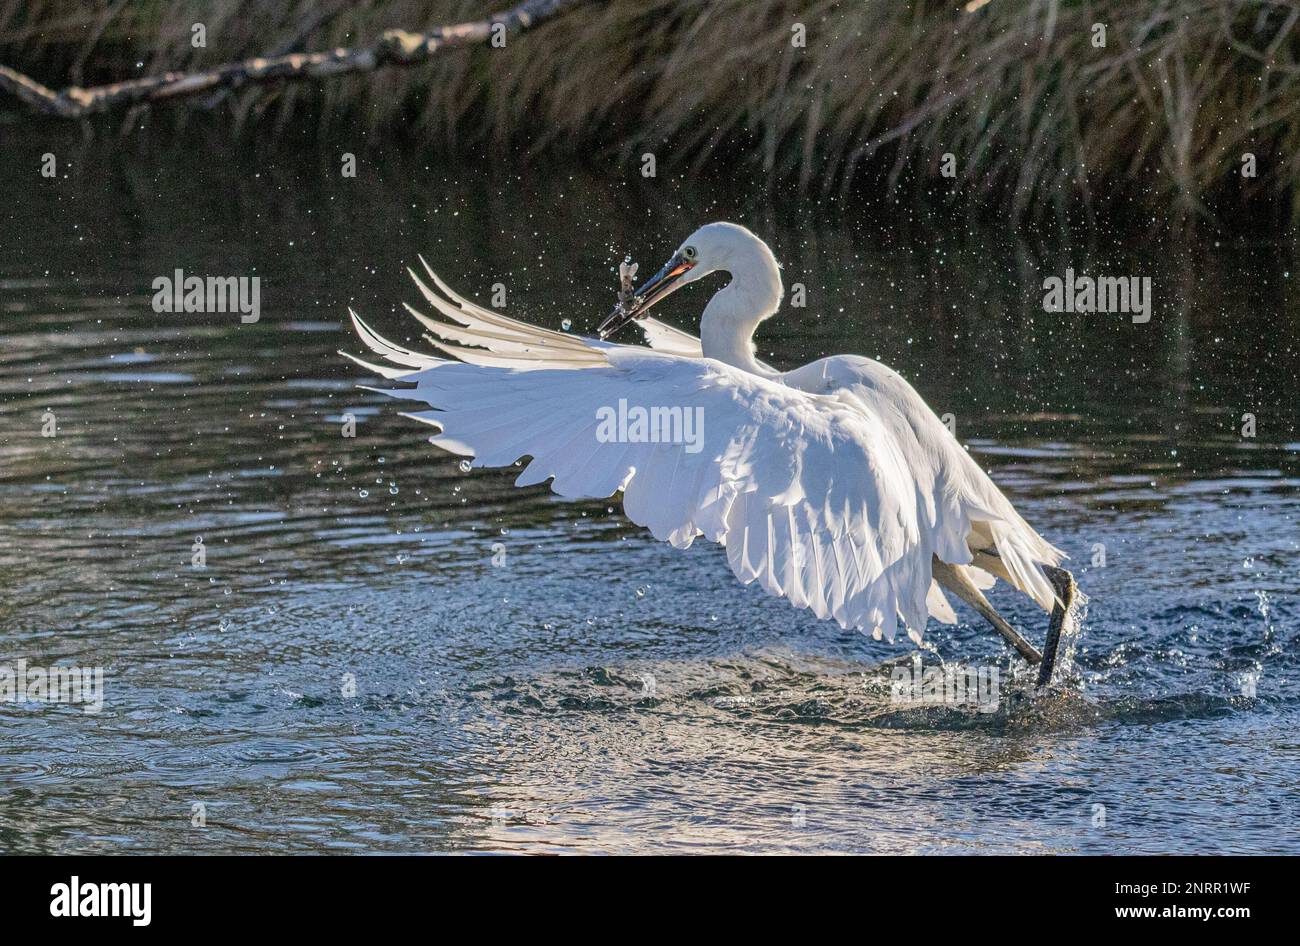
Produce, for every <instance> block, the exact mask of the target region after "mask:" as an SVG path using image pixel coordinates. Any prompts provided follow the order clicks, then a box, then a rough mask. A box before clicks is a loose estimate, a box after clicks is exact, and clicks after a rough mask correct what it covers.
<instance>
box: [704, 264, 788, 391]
mask: <svg viewBox="0 0 1300 946" xmlns="http://www.w3.org/2000/svg"><path fill="white" fill-rule="evenodd" d="M762 250H763V251H764V252H763V253H761V254H757V253H756V254H754V257H753V258H752V259H742V260H738V261H733V262H732V263H731V264H730V265H729V271H730V273H731V282H730V283H728V284H727V285H726V286H724V287H723V288H722V289H720V290H719V291H718V292H717V293H716V294H715V295H714V296H713V298H712V299H710V300H709V304H708V305H707V306H705V308H704V315H703V316H702V317H701V318H700V342H701V344H702V346H703V348H704V357H705V358H716V359H717V360H718V361H721V362H723V363H725V364H728V365H731V366H733V367H735V368H740V369H741V370H743V371H748V372H750V373H751V374H757V375H761V376H763V377H767V376H768V375H770V374H772V372H771V371H769V370H767V369H766V368H763V367H761V366H760V365H759V364H758V362H757V361H756V360H755V359H754V342H753V336H754V330H755V329H756V328H758V324H759V323H760V322H762V321H763V320H764V319H766V318H768V317H769V316H771V315H773V314H775V313H776V310H777V307H778V306H780V304H781V295H782V292H783V290H782V288H781V271H780V270H779V269H778V268H777V265H776V260H775V259H774V258H773V257H772V254H771V252H770V251H768V249H767V247H766V246H763V247H762Z"/></svg>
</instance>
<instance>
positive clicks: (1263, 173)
mask: <svg viewBox="0 0 1300 946" xmlns="http://www.w3.org/2000/svg"><path fill="white" fill-rule="evenodd" d="M504 5H506V4H505V2H504V0H500V2H498V4H496V5H490V4H486V3H482V2H468V0H428V2H419V0H316V2H308V0H297V2H285V3H276V2H269V0H182V2H167V3H165V2H161V0H154V2H143V0H142V2H131V3H122V2H115V3H111V4H110V3H109V2H108V0H85V2H81V3H78V4H76V5H71V4H69V3H67V2H66V0H63V2H56V0H0V61H4V62H6V63H8V64H10V65H13V66H15V67H16V68H19V69H23V70H25V71H28V72H31V73H32V74H34V75H35V76H36V77H37V78H40V79H41V80H42V81H45V82H47V83H49V84H52V85H56V86H60V87H61V86H63V85H66V84H68V83H69V81H70V80H71V81H81V82H83V83H89V82H93V81H104V80H107V79H113V78H121V77H124V76H127V75H132V74H139V72H140V71H146V72H147V71H157V70H160V69H163V68H178V67H181V68H183V67H186V66H193V65H198V64H213V63H217V62H221V61H225V60H229V59H236V58H243V57H246V56H251V55H255V54H259V53H265V52H269V51H276V50H281V49H283V48H285V47H287V46H289V45H291V44H292V43H293V42H294V41H295V40H296V41H298V42H299V43H300V47H299V48H322V47H325V46H327V45H351V44H353V43H356V42H360V41H368V40H370V39H373V38H374V37H375V36H376V35H377V34H378V33H379V32H381V31H382V30H383V29H385V28H389V27H394V26H399V27H403V28H407V29H419V28H426V27H431V26H434V25H437V24H441V23H446V22H451V21H454V20H458V19H469V18H474V17H477V16H479V15H481V14H483V13H484V12H487V11H489V10H491V9H495V8H498V7H500V6H504ZM336 7H337V9H338V11H339V12H338V13H337V14H336V15H333V16H328V17H326V18H325V19H326V22H324V23H323V24H320V25H319V26H317V27H316V28H315V29H311V30H310V31H308V30H306V29H304V24H307V25H310V24H312V23H315V22H317V21H318V20H319V19H321V18H322V14H329V13H331V12H332V11H333V10H334V9H335V8H336ZM194 22H202V23H204V24H205V25H206V26H207V35H208V48H206V49H197V50H196V49H193V48H192V47H191V46H190V35H191V34H190V26H191V24H192V23H194ZM797 22H798V23H803V24H805V25H806V27H807V32H808V45H807V48H806V49H796V48H793V47H792V45H791V42H790V38H791V26H792V24H794V23H797ZM1094 23H1104V24H1105V25H1106V46H1105V47H1104V48H1095V47H1094V46H1093V45H1092V43H1091V40H1092V36H1093V32H1092V25H1093V24H1094ZM1298 25H1300V6H1297V5H1296V4H1295V3H1293V2H1288V3H1280V2H1259V0H1254V2H1246V0H1149V2H1141V3H1135V2H1132V0H1095V2H1064V0H990V2H988V3H986V4H984V5H983V6H981V7H978V8H977V9H975V10H974V11H973V12H967V11H966V10H965V9H963V7H962V5H961V4H959V3H954V2H935V0H929V2H924V0H922V2H903V0H851V2H850V0H842V2H832V0H805V2H795V0H610V2H607V3H596V4H593V5H592V6H591V7H590V8H589V9H582V10H579V11H578V12H576V13H575V14H571V15H569V16H567V17H565V18H562V19H561V20H559V21H557V22H555V23H553V24H550V25H548V26H546V27H543V28H542V29H541V30H539V31H537V32H536V33H533V34H529V35H527V36H523V37H519V38H518V39H516V40H514V41H512V43H511V44H510V46H509V48H507V49H505V50H477V51H472V52H457V53H452V54H450V55H447V56H445V57H443V58H442V59H441V60H439V61H437V62H436V63H434V64H431V65H428V66H422V67H419V68H416V69H410V70H389V71H386V72H383V73H381V74H378V75H374V76H370V77H366V78H350V79H343V80H339V81H336V82H332V83H328V84H324V85H301V86H285V87H282V88H279V89H274V90H260V91H257V90H249V91H245V92H241V93H239V94H237V95H235V96H232V97H230V99H229V100H227V101H223V102H222V103H221V105H220V106H219V108H220V109H222V110H223V111H225V112H228V113H230V114H232V115H233V118H234V120H235V121H236V122H237V123H238V126H239V127H241V128H244V129H245V130H246V129H248V128H249V127H250V126H249V124H248V120H249V119H250V117H255V118H256V119H257V125H256V127H257V129H258V133H259V134H262V133H264V132H265V129H266V127H267V123H269V124H270V126H271V127H275V126H276V125H277V124H278V123H280V122H284V121H288V120H291V119H299V118H310V119H311V120H313V121H316V122H318V123H320V127H321V128H322V130H323V132H325V133H328V131H329V129H331V128H336V127H339V124H338V123H340V122H344V121H346V122H348V123H349V124H351V123H355V122H358V121H359V122H361V123H362V124H363V125H364V126H366V127H368V128H372V129H374V130H376V131H384V132H388V131H392V130H397V131H399V132H400V134H401V136H402V137H403V138H404V139H405V140H408V141H410V142H412V143H414V144H415V145H417V146H420V147H426V148H430V149H433V150H445V151H468V150H478V149H481V148H491V149H494V150H498V151H502V152H507V153H509V154H511V155H513V156H515V157H520V156H526V155H528V154H530V153H535V152H542V151H546V152H560V153H581V154H584V155H588V154H593V153H595V154H597V155H601V156H615V157H620V158H623V159H625V160H628V161H632V160H634V159H635V158H636V156H639V155H640V154H641V153H642V152H643V151H653V152H654V153H655V154H656V156H657V158H658V160H659V162H660V168H661V169H672V168H677V169H687V168H699V167H702V166H704V165H711V166H712V167H713V168H714V169H715V170H716V169H717V168H718V167H725V168H728V169H732V168H735V169H738V171H737V172H738V173H746V174H750V175H752V176H753V177H754V178H755V179H763V180H765V181H767V182H768V184H769V186H771V187H788V186H794V187H798V188H801V189H803V190H805V191H807V192H811V193H818V192H839V191H842V190H845V189H849V188H859V189H870V190H872V191H874V192H882V191H883V192H885V193H888V194H891V195H893V196H908V195H911V194H915V193H919V192H928V193H933V194H941V195H942V194H946V193H948V192H949V191H951V190H953V189H954V188H956V189H957V190H958V191H960V192H961V193H962V194H964V195H965V196H967V197H968V198H971V199H972V200H973V201H974V202H978V203H979V204H981V205H985V206H993V207H996V208H998V209H999V210H1000V211H1002V212H1005V213H1008V214H1010V215H1012V216H1014V217H1016V218H1038V217H1043V216H1048V215H1051V214H1053V213H1055V212H1057V211H1062V210H1065V209H1067V208H1083V209H1084V211H1085V212H1087V213H1092V212H1094V211H1095V210H1099V209H1101V208H1114V207H1116V206H1122V207H1127V208H1131V209H1133V210H1135V211H1141V212H1147V213H1151V214H1154V215H1156V216H1158V217H1161V218H1169V219H1173V218H1183V217H1186V216H1188V215H1191V216H1196V215H1200V214H1204V213H1218V214H1221V215H1223V216H1225V217H1228V216H1231V215H1232V214H1234V213H1235V212H1236V211H1237V210H1238V208H1240V207H1242V206H1243V204H1245V203H1267V204H1270V205H1272V206H1274V207H1277V208H1281V209H1282V210H1283V211H1284V212H1285V213H1286V214H1289V215H1290V217H1291V218H1292V219H1294V218H1295V217H1296V216H1297V213H1298V211H1300V186H1297V185H1300V165H1298V164H1297V152H1298V150H1300V118H1298V117H1297V110H1298V109H1300V30H1298V29H1297V26H1298ZM146 51H147V52H146ZM137 62H143V64H144V65H143V70H138V69H137V68H136V63H137ZM183 110H184V107H177V108H176V109H175V111H176V112H179V113H183ZM118 124H120V123H115V124H114V125H113V127H114V128H116V127H117V126H118ZM1247 152H1249V153H1252V154H1254V155H1256V159H1257V163H1258V177H1256V178H1254V179H1245V178H1243V177H1242V176H1241V173H1240V172H1241V167H1242V155H1243V154H1245V153H1247ZM945 153H951V154H952V155H954V157H955V158H956V162H957V168H958V177H957V179H956V180H955V181H952V180H948V179H945V178H943V177H941V176H940V174H939V164H940V161H941V158H942V155H943V154H945ZM724 159H725V160H724Z"/></svg>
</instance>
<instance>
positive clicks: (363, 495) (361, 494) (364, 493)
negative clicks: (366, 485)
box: [357, 489, 370, 499]
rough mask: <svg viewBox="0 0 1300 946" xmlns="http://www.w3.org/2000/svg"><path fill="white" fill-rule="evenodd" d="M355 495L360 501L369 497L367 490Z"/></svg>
mask: <svg viewBox="0 0 1300 946" xmlns="http://www.w3.org/2000/svg"><path fill="white" fill-rule="evenodd" d="M357 495H358V496H360V497H361V498H362V499H365V498H366V497H367V496H369V495H370V490H368V489H363V490H362V491H361V492H360V493H358V494H357Z"/></svg>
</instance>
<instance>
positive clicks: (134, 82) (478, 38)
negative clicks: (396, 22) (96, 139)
mask: <svg viewBox="0 0 1300 946" xmlns="http://www.w3.org/2000/svg"><path fill="white" fill-rule="evenodd" d="M588 2H590V0H524V2H523V3H520V4H518V5H517V6H515V7H512V8H511V9H509V10H506V11H504V12H502V13H495V14H493V15H492V16H490V17H489V18H488V19H486V20H478V21H475V22H470V23H457V24H455V25H451V26H440V27H438V28H437V29H435V30H433V31H431V32H428V33H411V32H407V31H406V30H388V31H386V32H385V33H384V34H383V36H381V37H380V39H379V41H378V42H377V43H375V44H374V45H372V46H363V47H356V48H353V49H331V50H327V51H324V52H318V53H293V54H290V55H282V56H269V57H264V58H262V57H259V58H256V59H246V60H244V61H243V62H234V63H227V64H226V65H223V66H217V67H215V68H213V69H207V70H203V71H201V72H165V73H163V74H162V75H158V76H147V77H144V78H139V79H127V80H126V81H124V82H115V83H112V84H110V85H100V86H95V87H94V88H90V89H82V88H79V87H77V86H71V87H69V88H67V89H64V90H63V91H62V92H55V91H54V90H53V89H50V88H47V87H46V86H44V85H41V84H40V83H39V82H37V81H36V80H35V79H32V78H31V77H29V76H25V75H23V74H22V73H21V72H17V71H15V70H13V69H10V68H9V67H8V66H3V65H0V91H3V92H8V93H9V94H11V95H13V96H15V97H16V98H18V99H19V100H20V101H21V102H23V103H24V104H25V105H26V106H27V107H28V108H30V109H31V110H32V111H34V112H39V113H41V114H43V115H53V116H56V117H58V118H85V117H86V116H88V115H93V114H96V113H99V112H106V111H109V110H110V109H114V108H118V107H121V106H124V105H133V104H138V103H146V102H158V101H162V100H164V99H166V100H171V99H182V98H187V97H189V96H194V95H199V94H201V93H204V92H210V91H212V90H215V89H225V88H234V87H236V86H241V85H245V84H247V83H256V82H274V81H286V82H289V81H299V80H304V79H323V78H327V77H330V76H338V75H347V74H349V73H355V72H373V71H374V70H376V69H380V68H382V67H384V66H411V65H415V64H416V63H421V62H425V61H426V60H428V59H430V58H432V57H433V56H434V54H436V53H438V52H440V51H442V50H444V49H454V48H457V47H460V46H473V45H476V44H480V43H486V42H487V41H488V40H489V39H492V38H493V36H494V32H495V33H498V34H499V33H500V32H501V29H500V27H504V35H506V36H509V35H512V34H515V33H523V32H525V31H527V30H530V29H532V28H533V27H535V26H539V25H541V24H542V23H545V22H546V21H547V20H550V19H553V18H554V17H557V16H559V15H560V14H562V13H566V12H568V11H569V10H571V9H573V8H575V7H578V6H580V5H582V4H584V3H588ZM498 24H500V27H498Z"/></svg>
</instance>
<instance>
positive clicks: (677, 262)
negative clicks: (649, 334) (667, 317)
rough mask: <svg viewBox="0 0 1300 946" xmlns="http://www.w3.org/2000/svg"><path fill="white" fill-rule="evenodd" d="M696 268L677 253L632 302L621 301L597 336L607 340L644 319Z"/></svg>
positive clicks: (641, 289)
mask: <svg viewBox="0 0 1300 946" xmlns="http://www.w3.org/2000/svg"><path fill="white" fill-rule="evenodd" d="M694 267H695V264H694V263H693V262H691V261H690V260H688V259H686V258H685V257H684V256H682V254H680V253H675V254H674V255H673V258H672V259H670V260H669V261H668V263H667V264H666V265H665V266H664V268H663V269H661V270H659V272H657V273H655V275H654V276H652V277H651V278H650V279H649V280H647V282H646V283H645V285H643V286H642V287H641V288H640V289H638V290H637V291H636V294H635V295H633V296H632V299H631V300H630V301H628V302H624V301H622V300H621V299H620V300H619V303H618V305H616V306H615V307H614V311H613V312H611V313H610V314H609V316H608V317H607V318H606V319H605V321H603V322H601V323H600V328H598V329H596V334H597V335H599V336H600V337H601V338H602V339H606V338H609V337H610V336H611V335H613V334H614V333H615V332H617V331H618V330H619V329H621V328H622V327H623V326H624V325H627V324H628V323H629V322H631V321H632V320H633V319H640V318H644V317H645V315H646V313H647V312H649V311H650V307H651V306H653V305H654V304H655V303H656V302H658V301H659V300H660V299H662V298H664V297H665V296H668V295H670V294H671V293H672V292H673V290H675V289H677V288H678V287H680V286H681V285H682V282H681V278H682V276H684V275H685V274H686V273H688V272H690V271H691V269H693V268H694Z"/></svg>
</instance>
